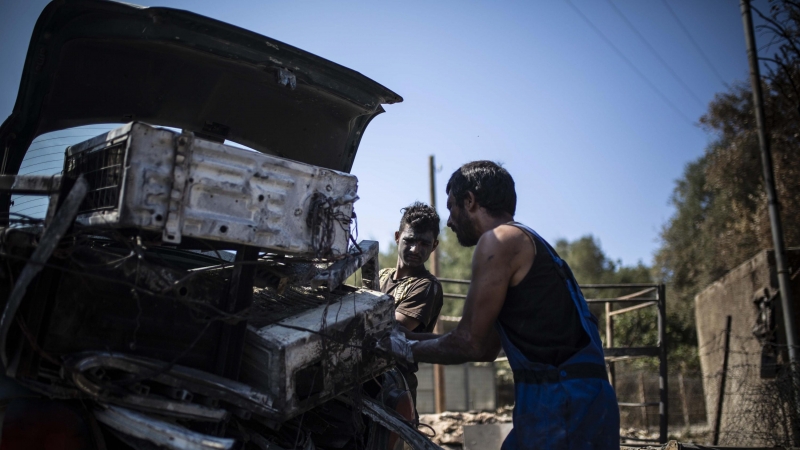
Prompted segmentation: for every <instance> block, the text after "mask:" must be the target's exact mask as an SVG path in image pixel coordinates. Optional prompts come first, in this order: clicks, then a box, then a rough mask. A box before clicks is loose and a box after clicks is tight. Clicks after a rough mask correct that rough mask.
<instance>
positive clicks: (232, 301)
mask: <svg viewBox="0 0 800 450" xmlns="http://www.w3.org/2000/svg"><path fill="white" fill-rule="evenodd" d="M256 261H258V249H257V248H255V247H250V246H245V245H243V246H241V247H239V249H238V250H237V251H236V259H235V260H234V264H236V266H235V267H234V268H233V273H232V274H231V281H230V289H229V290H228V292H227V296H226V297H225V298H223V299H222V301H221V302H220V309H221V310H222V311H225V312H227V313H231V314H236V313H238V312H241V311H244V310H245V309H247V308H248V307H250V304H251V303H253V282H254V281H255V275H256V266H255V264H253V263H255V262H256ZM246 332H247V320H240V321H239V322H237V323H234V324H224V325H223V326H222V333H221V334H220V339H219V344H218V346H217V360H216V363H215V368H214V371H215V372H216V373H217V374H218V375H221V376H223V377H225V378H229V379H231V380H238V379H239V366H240V365H241V362H242V352H243V351H244V338H245V333H246Z"/></svg>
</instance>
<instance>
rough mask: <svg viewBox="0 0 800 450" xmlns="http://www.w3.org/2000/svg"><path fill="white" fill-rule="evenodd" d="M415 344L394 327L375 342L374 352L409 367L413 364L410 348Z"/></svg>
mask: <svg viewBox="0 0 800 450" xmlns="http://www.w3.org/2000/svg"><path fill="white" fill-rule="evenodd" d="M417 342H418V341H412V340H409V339H407V338H406V335H405V333H403V332H402V331H400V330H399V329H398V328H397V327H394V328H393V329H392V331H390V332H388V333H386V334H385V335H383V337H381V338H380V339H379V340H378V341H377V342H375V350H376V351H378V352H379V353H385V354H387V355H389V356H391V357H393V358H394V359H396V360H397V361H398V362H399V363H401V364H403V365H411V364H414V354H413V353H411V346H412V345H414V344H416V343H417Z"/></svg>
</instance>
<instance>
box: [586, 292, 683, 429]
mask: <svg viewBox="0 0 800 450" xmlns="http://www.w3.org/2000/svg"><path fill="white" fill-rule="evenodd" d="M581 289H600V290H603V289H640V290H639V291H637V292H634V293H633V294H629V295H624V296H621V297H615V298H587V299H586V303H588V304H590V305H591V304H597V303H601V304H604V305H605V313H606V348H604V349H603V352H604V353H605V357H606V362H607V364H608V374H609V380H610V381H611V385H612V386H613V387H614V390H616V377H615V375H616V373H615V370H614V363H615V362H616V361H620V360H625V359H633V358H643V357H658V398H659V401H658V402H641V403H627V402H620V403H619V406H620V407H627V408H630V407H633V408H646V407H648V406H658V416H659V418H658V442H659V443H661V444H666V443H667V438H668V435H667V432H668V422H667V421H668V417H669V415H668V408H669V403H668V398H669V397H668V390H669V384H668V373H667V326H666V325H667V309H666V295H665V292H666V290H665V286H664V285H663V284H627V283H624V284H584V285H581ZM648 294H649V295H648ZM644 295H648V296H647V297H642V296H644ZM614 304H622V305H625V304H632V306H627V307H625V308H621V309H616V310H615V309H614ZM652 306H655V307H656V309H657V316H658V345H656V346H651V347H614V346H613V345H614V317H615V316H618V315H620V314H625V313H628V312H631V311H636V310H639V309H643V308H648V307H652ZM626 439H628V440H636V441H643V442H652V440H649V439H632V438H626Z"/></svg>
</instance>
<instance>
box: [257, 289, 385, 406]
mask: <svg viewBox="0 0 800 450" xmlns="http://www.w3.org/2000/svg"><path fill="white" fill-rule="evenodd" d="M393 324H394V309H393V302H392V299H391V297H389V296H387V295H384V294H381V293H380V292H375V291H369V290H365V289H359V290H354V291H353V292H351V293H347V294H345V295H342V296H339V297H338V298H335V299H333V300H332V301H331V302H330V303H329V304H325V305H322V306H318V307H316V308H314V309H311V310H308V311H305V312H302V313H300V314H297V315H294V316H292V317H289V318H286V319H284V320H281V321H280V322H277V323H273V324H271V325H267V326H264V327H261V328H255V327H250V328H249V329H248V335H247V340H246V343H245V349H244V356H243V358H242V367H241V380H242V382H244V383H248V384H250V385H252V386H253V387H254V388H256V389H258V390H260V391H263V392H266V393H268V394H270V395H271V396H272V397H273V398H274V399H275V403H274V405H273V406H274V408H275V409H276V410H279V411H281V412H282V414H283V416H284V418H289V417H292V416H295V415H297V414H299V413H301V412H303V411H306V410H308V409H310V408H312V407H314V406H316V405H319V404H321V403H323V402H324V401H326V400H328V399H330V398H331V397H333V396H335V395H338V394H340V393H342V392H343V391H345V390H348V389H350V388H351V387H352V386H354V385H355V384H356V383H360V382H363V381H365V380H366V379H368V378H371V377H373V376H375V375H377V374H379V373H380V372H382V371H383V370H385V369H387V368H388V367H389V365H390V363H389V361H388V360H386V359H384V358H379V357H377V356H376V355H374V354H373V353H372V352H371V351H370V350H369V349H365V348H363V346H364V342H365V340H366V341H369V340H370V339H373V340H374V339H377V338H378V337H379V336H381V335H382V334H383V333H385V332H387V331H388V330H390V329H391V327H392V326H393Z"/></svg>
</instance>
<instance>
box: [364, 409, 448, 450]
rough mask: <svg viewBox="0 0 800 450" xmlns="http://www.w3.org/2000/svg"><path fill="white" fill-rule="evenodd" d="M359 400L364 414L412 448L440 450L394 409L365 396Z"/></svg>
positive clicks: (415, 449) (417, 449)
mask: <svg viewBox="0 0 800 450" xmlns="http://www.w3.org/2000/svg"><path fill="white" fill-rule="evenodd" d="M361 402H362V403H361V404H362V405H363V412H364V414H366V415H367V416H369V418H370V419H372V420H374V421H376V422H378V423H379V424H381V425H383V426H384V427H386V429H387V430H389V431H393V432H395V433H397V435H398V436H400V438H401V439H403V440H404V441H405V442H406V443H408V444H409V445H410V446H411V448H413V449H414V450H442V448H441V447H439V446H438V445H436V444H434V443H433V442H432V441H431V440H430V439H428V438H427V437H425V436H424V435H423V434H422V433H421V432H419V431H417V430H416V429H415V428H412V427H411V426H410V425H409V424H408V422H406V421H405V419H402V418H400V417H398V414H397V413H395V412H394V411H390V410H387V409H386V407H385V406H383V405H381V404H379V403H378V402H376V401H375V400H373V399H371V398H369V397H367V396H364V397H362V398H361Z"/></svg>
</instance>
